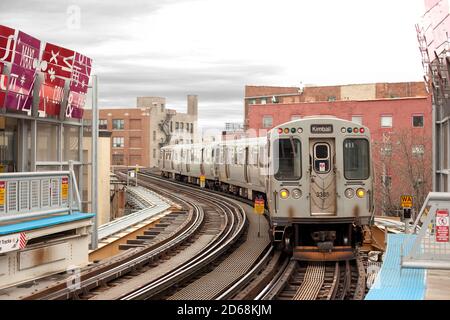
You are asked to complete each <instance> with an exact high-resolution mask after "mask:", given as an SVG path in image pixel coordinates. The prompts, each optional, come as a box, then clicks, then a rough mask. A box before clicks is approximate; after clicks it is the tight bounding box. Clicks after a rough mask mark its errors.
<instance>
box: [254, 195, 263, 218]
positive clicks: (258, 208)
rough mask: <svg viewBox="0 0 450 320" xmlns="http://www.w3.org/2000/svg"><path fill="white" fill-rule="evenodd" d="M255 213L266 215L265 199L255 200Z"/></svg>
mask: <svg viewBox="0 0 450 320" xmlns="http://www.w3.org/2000/svg"><path fill="white" fill-rule="evenodd" d="M253 210H254V212H255V213H257V214H264V199H259V198H258V199H255V207H254V208H253Z"/></svg>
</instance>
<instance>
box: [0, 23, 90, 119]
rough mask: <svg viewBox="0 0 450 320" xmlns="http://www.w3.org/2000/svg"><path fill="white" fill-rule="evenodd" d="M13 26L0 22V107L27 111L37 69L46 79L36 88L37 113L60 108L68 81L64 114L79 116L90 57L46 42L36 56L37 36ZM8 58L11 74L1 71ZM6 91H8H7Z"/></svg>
mask: <svg viewBox="0 0 450 320" xmlns="http://www.w3.org/2000/svg"><path fill="white" fill-rule="evenodd" d="M15 33H16V31H15V30H14V29H11V28H8V27H5V26H2V25H0V107H1V108H3V107H4V106H5V105H6V106H7V108H8V109H14V110H18V111H27V112H28V111H30V110H31V109H32V105H33V90H34V84H35V79H36V72H42V73H44V77H45V80H44V82H43V83H42V84H41V86H40V88H39V115H40V116H46V115H55V116H58V115H59V114H60V112H61V105H62V102H63V100H64V96H65V94H64V88H65V87H66V86H65V85H66V81H69V83H68V84H69V99H68V103H67V109H66V110H65V115H66V117H68V118H82V116H83V108H84V105H85V103H86V94H87V91H88V84H89V78H90V75H91V70H92V59H91V58H88V57H86V56H84V55H82V54H80V53H77V52H75V51H73V50H70V49H66V48H63V47H60V46H57V45H54V44H51V43H47V44H46V45H45V47H44V50H43V53H42V60H39V56H40V50H41V42H40V40H38V39H36V38H34V37H32V36H30V35H28V34H26V33H24V32H21V31H19V32H18V35H17V39H16V38H15ZM2 62H7V63H8V64H10V65H8V67H9V68H8V71H10V74H8V75H2V74H1V73H2V72H3V71H4V70H3V67H4V64H3V63H2ZM6 92H7V93H6Z"/></svg>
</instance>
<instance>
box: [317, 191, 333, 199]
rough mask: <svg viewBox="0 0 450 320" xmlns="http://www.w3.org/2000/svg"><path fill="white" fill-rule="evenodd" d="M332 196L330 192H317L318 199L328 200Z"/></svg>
mask: <svg viewBox="0 0 450 320" xmlns="http://www.w3.org/2000/svg"><path fill="white" fill-rule="evenodd" d="M329 196H330V193H329V192H316V197H317V198H322V199H324V198H328V197H329Z"/></svg>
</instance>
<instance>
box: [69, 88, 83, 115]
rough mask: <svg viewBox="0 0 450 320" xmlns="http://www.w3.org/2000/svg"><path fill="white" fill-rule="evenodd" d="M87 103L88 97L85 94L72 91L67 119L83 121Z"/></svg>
mask: <svg viewBox="0 0 450 320" xmlns="http://www.w3.org/2000/svg"><path fill="white" fill-rule="evenodd" d="M85 103H86V96H85V95H84V94H80V93H76V92H73V91H71V92H70V93H69V99H68V102H67V109H66V117H68V118H77V119H81V118H82V117H83V108H84V105H85Z"/></svg>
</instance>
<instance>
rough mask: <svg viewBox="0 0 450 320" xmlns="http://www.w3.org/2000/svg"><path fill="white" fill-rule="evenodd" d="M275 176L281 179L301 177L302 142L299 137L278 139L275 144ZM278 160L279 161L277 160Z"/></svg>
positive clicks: (297, 178) (288, 179) (287, 179)
mask: <svg viewBox="0 0 450 320" xmlns="http://www.w3.org/2000/svg"><path fill="white" fill-rule="evenodd" d="M273 152H274V162H273V166H274V168H273V169H274V176H275V179H277V180H281V181H290V180H299V179H300V178H301V168H302V166H301V144H300V140H298V139H293V138H289V139H277V140H275V141H274V144H273ZM277 160H278V161H277Z"/></svg>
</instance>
